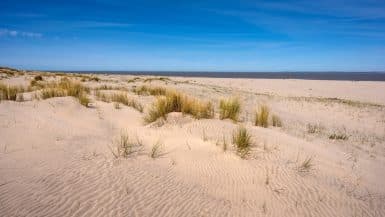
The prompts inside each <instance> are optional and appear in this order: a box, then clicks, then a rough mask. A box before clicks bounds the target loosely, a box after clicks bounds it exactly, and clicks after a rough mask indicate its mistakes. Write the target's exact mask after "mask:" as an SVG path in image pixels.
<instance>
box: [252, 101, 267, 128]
mask: <svg viewBox="0 0 385 217" xmlns="http://www.w3.org/2000/svg"><path fill="white" fill-rule="evenodd" d="M269 114H270V109H269V107H267V106H266V105H261V106H260V107H259V109H258V111H257V112H256V113H255V119H254V125H255V126H260V127H265V128H267V127H268V126H269Z"/></svg>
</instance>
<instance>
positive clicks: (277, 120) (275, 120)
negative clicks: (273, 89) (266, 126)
mask: <svg viewBox="0 0 385 217" xmlns="http://www.w3.org/2000/svg"><path fill="white" fill-rule="evenodd" d="M271 123H272V125H273V126H274V127H282V120H281V118H280V117H278V115H272V116H271Z"/></svg>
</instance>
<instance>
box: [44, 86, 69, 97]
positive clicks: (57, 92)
mask: <svg viewBox="0 0 385 217" xmlns="http://www.w3.org/2000/svg"><path fill="white" fill-rule="evenodd" d="M62 96H67V94H66V92H65V91H64V90H62V89H57V88H47V89H43V90H42V91H41V92H40V97H41V98H42V99H48V98H53V97H62Z"/></svg>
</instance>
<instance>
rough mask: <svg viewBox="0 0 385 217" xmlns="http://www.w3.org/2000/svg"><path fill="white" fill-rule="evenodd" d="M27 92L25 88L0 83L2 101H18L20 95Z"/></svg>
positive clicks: (0, 98)
mask: <svg viewBox="0 0 385 217" xmlns="http://www.w3.org/2000/svg"><path fill="white" fill-rule="evenodd" d="M24 92H26V89H25V88H24V87H23V86H10V85H5V84H2V83H0V100H12V101H16V99H17V96H18V94H19V93H24Z"/></svg>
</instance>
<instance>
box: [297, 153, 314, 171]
mask: <svg viewBox="0 0 385 217" xmlns="http://www.w3.org/2000/svg"><path fill="white" fill-rule="evenodd" d="M313 167H314V164H313V157H307V158H305V160H304V161H302V163H301V164H300V165H299V166H298V168H297V169H298V172H309V171H310V170H312V169H313Z"/></svg>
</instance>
